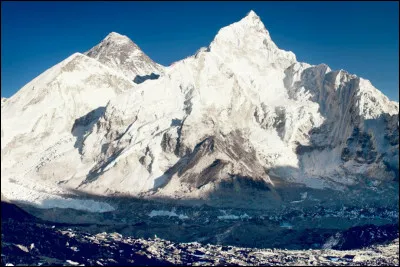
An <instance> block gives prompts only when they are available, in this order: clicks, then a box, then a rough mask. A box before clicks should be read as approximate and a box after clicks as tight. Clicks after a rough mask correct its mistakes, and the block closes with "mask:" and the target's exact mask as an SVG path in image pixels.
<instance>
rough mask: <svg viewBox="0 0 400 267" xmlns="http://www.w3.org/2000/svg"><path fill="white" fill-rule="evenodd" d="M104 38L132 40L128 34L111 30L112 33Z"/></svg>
mask: <svg viewBox="0 0 400 267" xmlns="http://www.w3.org/2000/svg"><path fill="white" fill-rule="evenodd" d="M104 40H129V41H131V42H132V40H131V39H129V37H128V36H126V35H122V34H119V33H117V32H110V33H109V34H108V35H107V36H106V38H104Z"/></svg>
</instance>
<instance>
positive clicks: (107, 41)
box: [85, 32, 164, 83]
mask: <svg viewBox="0 0 400 267" xmlns="http://www.w3.org/2000/svg"><path fill="white" fill-rule="evenodd" d="M85 55H87V56H89V57H91V58H94V59H96V60H98V61H100V62H101V63H103V64H105V65H107V66H108V67H110V68H112V69H115V70H117V71H120V72H122V73H123V74H124V75H125V76H126V77H128V78H129V79H130V80H135V78H136V80H135V82H136V81H137V83H140V82H142V81H144V80H145V79H146V77H148V78H151V77H153V76H151V75H152V74H153V75H155V77H158V76H159V75H160V74H162V73H163V71H164V67H163V66H161V65H160V64H157V63H155V62H154V61H153V60H151V59H150V58H149V57H148V56H147V55H146V54H145V53H143V51H142V50H141V49H140V48H139V47H138V46H137V45H136V44H135V43H134V42H132V41H131V40H130V39H129V38H128V37H127V36H125V35H121V34H118V33H116V32H112V33H110V34H109V35H107V37H106V38H104V40H103V41H101V42H100V43H99V44H98V45H96V46H95V47H93V48H92V49H90V50H89V51H87V52H86V53H85Z"/></svg>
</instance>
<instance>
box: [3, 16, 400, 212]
mask: <svg viewBox="0 0 400 267" xmlns="http://www.w3.org/2000/svg"><path fill="white" fill-rule="evenodd" d="M106 40H107V41H106ZM107 44H108V45H107ZM117 44H118V45H119V46H118V45H117ZM114 46H115V47H117V48H116V49H114ZM107 47H108V48H107ZM118 47H122V48H121V49H119V48H118ZM135 49H136V48H135V46H134V44H133V43H132V42H131V41H130V40H129V39H127V38H125V37H123V36H122V37H121V36H120V35H116V34H111V35H110V36H109V37H107V38H106V39H105V40H104V41H103V42H102V43H101V44H100V45H99V46H96V47H95V48H94V49H92V50H91V51H92V52H90V51H89V52H88V53H87V54H88V55H89V54H90V56H92V57H94V58H96V59H97V60H99V61H100V62H103V63H104V64H106V65H108V66H111V67H113V68H114V69H117V71H119V72H120V73H121V72H122V73H124V74H125V76H128V77H129V79H132V78H133V77H134V75H138V72H137V71H138V69H137V68H136V67H135V68H134V66H137V65H136V63H135V62H136V61H134V60H133V61H130V60H128V61H124V60H125V59H126V58H129V57H127V53H128V54H129V53H131V51H133V50H135ZM126 51H128V52H126ZM129 51H130V52H129ZM135 51H138V50H135ZM125 52H126V53H125ZM80 57H83V58H84V59H85V60H84V61H85V62H86V61H87V62H91V64H94V65H96V64H98V65H96V66H98V68H100V69H103V70H104V71H106V70H107V72H111V70H110V69H109V68H107V67H105V66H104V65H103V64H101V63H99V62H97V61H95V60H93V59H90V58H88V57H86V56H83V55H80ZM123 59H124V60H123ZM130 59H132V58H130ZM140 60H144V62H146V64H147V63H149V61H148V60H147V59H146V58H145V59H143V58H142V59H140ZM93 62H96V63H93ZM121 62H126V64H125V63H124V64H121ZM67 65H68V64H67ZM150 65H151V64H150ZM99 66H101V67H99ZM125 67H126V68H125ZM147 70H149V71H150V70H151V71H155V70H154V69H152V67H149V68H148V69H146V71H147ZM130 71H131V72H130ZM146 71H145V72H146ZM54 72H56V73H58V72H57V71H54ZM95 73H96V74H98V75H99V77H98V79H96V81H97V80H102V79H104V77H105V75H103V74H101V75H100V74H99V73H101V71H100V70H96V71H95ZM115 73H116V72H115ZM143 74H146V73H144V72H142V73H141V74H140V75H143ZM43 75H44V74H43ZM115 75H117V74H115ZM146 75H148V72H147V74H146ZM48 76H49V75H44V78H43V77H42V75H41V76H39V77H38V78H37V79H35V80H38V81H39V80H42V79H44V80H46V83H48V82H49V81H47V80H50V78H46V77H48ZM125 76H122V74H121V76H118V77H119V78H118V79H111V80H112V82H113V83H111V84H108V83H107V82H101V83H100V84H101V85H105V84H107V86H106V87H107V88H108V89H107V90H111V91H112V90H114V88H120V87H124V88H128V87H129V86H132V83H130V82H129V80H128V79H127V78H125ZM40 77H42V78H40ZM50 77H52V76H50ZM61 77H65V74H63V75H61ZM68 77H70V76H67V77H65V78H62V79H61V78H58V81H59V82H58V83H53V84H55V85H57V86H61V88H69V87H71V85H69V83H70V82H71V79H68ZM135 77H136V76H135ZM51 79H53V78H51ZM35 80H34V81H35ZM34 81H33V82H34ZM74 81H76V79H74ZM80 81H82V83H79V84H80V85H81V87H85V88H86V86H87V85H86V83H88V81H87V80H85V79H82V80H80ZM102 81H103V80H102ZM107 81H108V80H107ZM114 82H115V83H114ZM41 83H42V82H41ZM121 84H124V85H126V87H125V86H122V85H121ZM83 85H84V86H83ZM89 85H90V83H89ZM35 87H36V86H35ZM81 87H79V88H81ZM31 88H32V84H28V85H27V86H25V87H24V88H23V89H21V91H20V92H19V93H18V94H16V95H15V96H14V97H13V98H11V99H10V100H8V101H7V102H6V104H5V106H4V108H2V119H3V110H5V109H6V111H7V114H9V116H10V118H13V119H9V121H8V122H7V126H6V128H4V124H3V127H2V130H3V129H5V135H4V137H2V161H3V162H4V161H6V165H5V166H7V167H5V168H6V169H4V170H7V172H9V173H7V177H8V178H11V179H14V181H18V182H19V183H24V184H28V182H27V180H26V179H27V178H26V177H30V178H33V179H35V180H34V181H35V182H38V184H37V188H39V189H40V190H42V187H40V186H39V185H40V183H42V181H45V180H46V182H47V183H49V184H48V185H46V187H48V188H51V190H53V191H56V192H58V190H59V191H60V192H61V191H62V192H64V191H63V190H64V189H62V188H73V189H77V190H79V191H87V192H90V193H95V194H108V195H112V194H115V193H117V194H131V195H148V194H155V195H161V196H168V197H171V196H172V197H178V198H180V197H188V198H193V197H195V198H197V197H198V198H201V197H204V196H205V195H207V194H208V193H209V192H211V191H215V190H227V188H231V189H232V188H234V190H233V191H232V194H235V192H236V191H235V190H239V189H240V188H243V189H244V188H245V187H250V188H253V189H254V190H258V191H261V192H266V194H267V195H271V196H274V197H273V198H271V199H274V198H279V196H277V195H276V194H277V191H276V190H275V188H276V186H277V185H276V182H278V184H290V183H300V184H305V185H306V186H308V187H312V188H320V189H321V188H326V187H328V188H331V189H335V190H338V189H344V188H346V187H348V186H350V185H357V184H364V183H366V184H368V183H372V184H379V183H383V182H385V181H387V182H390V181H391V180H393V179H398V175H397V171H398V166H399V165H398V158H399V154H398V146H399V142H398V135H399V134H398V132H399V131H398V108H399V107H398V103H396V102H393V101H390V100H389V99H388V98H387V97H386V96H384V95H383V94H382V93H381V92H379V91H378V90H377V89H376V88H375V87H373V86H372V85H371V83H370V82H369V81H367V80H364V79H362V78H359V77H357V76H355V75H350V74H348V73H346V72H344V71H331V70H330V68H329V67H328V66H326V65H323V64H322V65H317V66H312V65H309V64H307V63H299V62H297V60H296V57H295V55H294V54H293V53H292V52H288V51H284V50H281V49H279V48H278V47H277V46H276V44H275V43H274V42H273V41H272V39H271V37H270V34H269V32H268V31H267V30H266V28H265V26H264V25H263V23H262V22H261V20H260V18H259V17H258V16H257V15H256V14H255V13H254V12H253V11H251V12H250V13H248V15H247V16H246V17H244V18H243V19H242V20H240V21H239V22H236V23H233V24H231V25H229V26H227V27H224V28H222V29H221V30H220V31H219V32H218V34H217V35H216V37H215V38H214V40H213V41H212V42H211V44H210V45H209V46H208V47H206V48H201V49H200V50H199V51H198V52H197V53H196V54H195V55H193V56H191V57H188V58H186V59H183V60H181V61H178V62H176V63H175V64H174V65H172V66H170V67H168V68H165V70H164V74H163V75H162V76H161V77H159V78H158V79H156V80H149V81H147V82H145V83H142V84H139V85H136V86H135V89H134V90H121V91H125V92H124V93H121V94H117V93H116V92H114V93H113V94H112V96H114V95H116V97H115V98H112V99H111V96H107V97H105V96H104V101H103V102H102V103H100V102H101V101H100V102H98V103H97V102H96V105H95V104H93V105H92V106H91V108H87V109H85V111H84V110H81V109H80V108H78V107H80V106H81V105H76V106H75V107H76V108H71V107H70V106H69V107H67V104H65V108H66V110H72V111H70V112H65V111H61V109H59V110H58V111H57V112H60V113H62V114H58V113H56V115H52V114H53V113H51V114H47V113H46V112H47V110H53V111H54V110H55V106H54V105H57V103H58V102H57V100H56V99H57V97H60V96H58V95H56V96H53V95H52V96H51V97H48V98H46V99H48V100H46V101H48V102H45V101H44V100H42V99H41V97H39V98H38V96H35V95H34V93H30V94H27V93H26V92H27V91H29V90H31ZM55 88H57V87H55ZM89 88H91V87H90V86H89ZM96 88H97V87H96ZM85 90H86V89H85ZM93 90H94V89H92V90H91V92H92V93H93ZM104 90H105V89H104ZM50 91H51V92H52V90H50ZM61 91H62V92H63V90H61ZM60 95H63V96H64V94H60ZM102 96H103V94H102ZM77 98H78V99H80V98H79V96H76V95H71V98H70V99H71V101H67V102H64V103H68V105H72V106H74V104H73V103H74V102H73V101H76V99H77ZM53 99H55V100H53ZM106 99H111V100H110V102H109V103H108V104H107V106H105V103H106ZM27 103H30V104H29V105H27ZM36 103H43V107H42V106H38V109H37V110H35V109H34V107H35V104H36ZM83 106H85V105H83ZM24 107H26V109H27V110H29V112H24ZM39 108H40V109H39ZM77 110H79V112H78V111H77ZM53 111H52V112H53ZM49 112H50V111H49ZM11 114H16V115H11ZM19 114H21V115H22V116H25V117H23V118H24V119H23V120H21V121H20V122H18V121H16V116H17V115H18V116H20V115H19ZM72 114H73V115H72ZM13 116H14V117H13ZM29 116H37V118H36V117H35V118H31V117H29ZM43 116H45V118H52V119H51V120H50V119H46V120H44V122H46V124H43V123H44V122H42V121H39V122H38V123H37V124H38V125H39V126H40V127H39V126H37V127H33V125H30V124H29V123H27V122H32V123H33V122H35V121H38V120H39V118H40V117H43ZM68 116H69V117H68ZM66 117H68V118H69V119H68V120H66V119H57V118H66ZM4 118H8V117H7V116H6V115H4ZM18 123H20V125H21V127H18ZM22 124H23V126H24V127H22ZM46 127H53V129H52V130H53V132H51V133H50V131H46V130H44V129H48V128H46ZM35 129H40V130H35ZM50 129H51V128H50ZM29 131H31V132H32V133H30V134H29V136H28V135H26V134H25V135H22V137H21V134H23V133H28V132H29ZM57 131H58V132H57ZM71 132H72V135H71ZM49 135H50V136H51V138H50V137H48V136H49ZM64 136H65V138H66V140H67V141H65V142H66V144H65V145H62V142H64V141H63V140H64V139H63V138H64ZM3 138H4V140H5V141H6V142H5V144H7V146H5V147H4V149H3ZM54 138H57V140H60V141H58V142H59V143H60V144H58V143H57V144H58V145H57V146H54V145H52V142H54V143H55V139H54ZM17 143H18V146H17V145H16V144H17ZM72 143H73V145H71V144H72ZM26 147H29V148H30V150H32V151H48V152H46V153H47V154H46V153H44V154H40V155H41V157H38V156H37V155H38V154H37V153H36V152H35V153H33V154H31V155H29V153H27V151H30V150H26ZM72 147H74V148H72ZM46 149H47V150H46ZM67 151H69V152H68V153H67ZM54 155H57V156H54ZM71 155H73V156H71ZM39 158H41V160H40V161H35V160H34V159H39ZM42 162H43V166H44V167H42ZM2 176H3V167H2ZM24 179H25V180H24ZM22 181H23V182H22ZM31 181H33V180H31ZM39 181H40V182H39ZM50 185H51V186H50ZM238 187H239V188H238ZM46 190H47V189H46ZM2 192H3V191H2ZM4 194H5V195H7V194H6V193H4ZM8 194H9V195H12V194H11V193H8ZM57 194H58V193H57ZM9 195H7V197H8V196H9ZM17 197H19V196H16V198H17ZM104 209H107V207H105V208H104Z"/></svg>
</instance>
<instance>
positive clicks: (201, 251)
mask: <svg viewBox="0 0 400 267" xmlns="http://www.w3.org/2000/svg"><path fill="white" fill-rule="evenodd" d="M10 208H11V209H14V210H11V213H10V212H9V211H10ZM7 209H8V213H7ZM10 214H12V216H9V215H10ZM3 215H4V216H3ZM1 227H2V229H1V230H2V235H1V265H2V266H5V265H9V266H11V265H10V264H12V265H14V266H17V265H35V266H37V265H40V266H50V265H52V266H54V265H58V266H63V265H64V266H74V265H75V266H93V265H95V266H103V265H104V266H106V265H141V266H143V265H147V266H152V265H338V266H343V265H352V266H366V265H368V266H376V265H380V266H397V265H398V264H399V238H398V232H397V233H396V234H395V236H396V237H394V238H392V239H391V240H388V241H386V242H383V243H381V244H379V245H370V246H368V247H367V248H362V249H355V250H333V249H313V250H311V249H310V250H282V249H256V248H242V247H234V246H221V245H209V244H200V243H197V242H192V243H175V242H171V241H167V240H164V239H160V238H157V237H154V238H148V239H143V238H133V237H128V236H122V235H121V234H118V233H105V232H103V233H98V234H90V233H87V232H85V231H81V230H79V227H72V226H70V225H66V224H51V223H47V222H44V221H42V220H40V219H36V218H34V217H31V216H30V215H29V214H27V213H25V212H24V211H23V210H18V209H16V210H15V208H14V207H12V206H9V205H8V204H7V205H3V203H2V223H1ZM389 228H390V227H389ZM391 228H393V227H391ZM391 228H390V229H391ZM391 231H392V232H393V229H392V230H391ZM378 232H381V233H383V234H385V235H386V234H387V233H389V232H388V231H382V230H380V231H378Z"/></svg>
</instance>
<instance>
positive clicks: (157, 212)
mask: <svg viewBox="0 0 400 267" xmlns="http://www.w3.org/2000/svg"><path fill="white" fill-rule="evenodd" d="M149 216H150V217H151V218H153V217H156V216H168V217H178V218H179V219H181V220H186V219H189V217H188V216H186V215H184V214H177V213H176V212H175V210H174V209H173V210H171V211H167V210H152V211H151V212H150V214H149Z"/></svg>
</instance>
